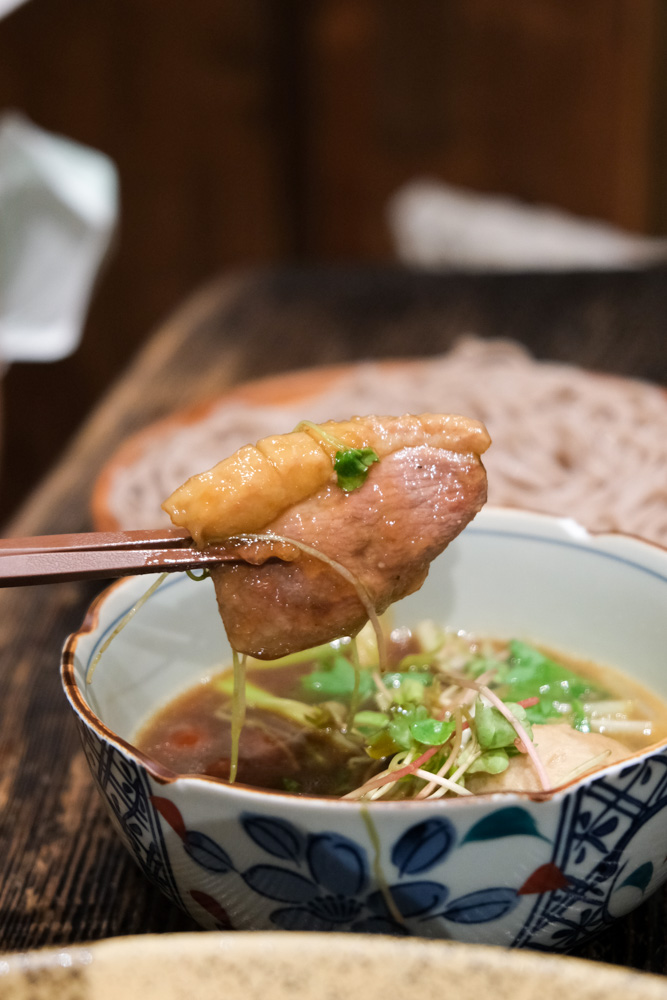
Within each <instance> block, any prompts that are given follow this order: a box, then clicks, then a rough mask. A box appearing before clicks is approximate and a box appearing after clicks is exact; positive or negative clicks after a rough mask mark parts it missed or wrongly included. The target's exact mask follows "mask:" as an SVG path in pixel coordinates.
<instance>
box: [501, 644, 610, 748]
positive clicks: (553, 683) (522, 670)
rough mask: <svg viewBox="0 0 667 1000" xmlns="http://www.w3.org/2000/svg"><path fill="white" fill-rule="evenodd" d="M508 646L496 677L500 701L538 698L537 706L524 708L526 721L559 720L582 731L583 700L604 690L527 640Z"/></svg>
mask: <svg viewBox="0 0 667 1000" xmlns="http://www.w3.org/2000/svg"><path fill="white" fill-rule="evenodd" d="M509 648H510V659H509V663H508V664H507V667H506V669H505V671H504V672H503V674H502V675H501V676H500V677H499V678H498V680H499V682H500V690H499V691H498V693H499V694H500V695H501V697H502V699H503V701H524V699H526V698H535V697H537V698H539V699H540V700H539V702H538V703H537V705H532V706H531V707H530V708H528V709H527V718H528V721H529V722H531V723H542V722H550V721H553V720H554V719H562V721H563V722H569V723H570V724H571V725H572V726H574V727H575V728H576V729H580V730H582V731H584V732H585V731H586V728H587V725H588V723H587V720H586V717H585V714H584V712H583V708H582V700H589V699H590V698H593V699H595V698H600V697H604V696H605V692H604V690H603V689H602V688H600V687H599V686H598V685H596V684H595V683H594V682H593V681H591V680H590V679H589V678H587V677H583V676H582V675H581V674H576V673H574V671H572V670H569V669H568V668H567V667H565V666H563V665H562V664H561V663H556V662H555V660H551V659H549V657H548V656H545V655H544V653H541V652H540V651H539V650H538V649H535V648H534V647H533V646H530V645H529V644H528V643H526V642H519V641H518V640H517V639H513V640H512V642H510V647H509Z"/></svg>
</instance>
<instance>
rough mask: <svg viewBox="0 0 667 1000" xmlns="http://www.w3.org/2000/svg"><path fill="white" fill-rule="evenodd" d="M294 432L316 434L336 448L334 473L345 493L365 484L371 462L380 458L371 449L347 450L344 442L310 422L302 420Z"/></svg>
mask: <svg viewBox="0 0 667 1000" xmlns="http://www.w3.org/2000/svg"><path fill="white" fill-rule="evenodd" d="M296 430H297V431H300V430H307V431H312V432H313V433H314V434H317V436H318V437H319V438H321V439H322V441H326V443H327V444H328V445H331V447H333V448H336V449H337V451H336V454H335V457H334V463H333V465H334V472H335V473H336V476H337V479H338V485H339V486H340V488H341V489H342V490H345V492H346V493H351V492H352V490H358V489H359V487H360V486H363V485H364V483H365V482H366V476H367V475H368V470H369V468H370V467H371V465H372V464H373V462H379V461H380V456H379V455H378V453H377V452H376V451H374V450H373V449H372V448H348V447H347V445H346V443H345V441H341V439H340V438H338V437H334V435H333V434H329V432H328V431H325V430H324V428H323V427H320V425H319V424H314V423H313V422H312V420H302V421H301V422H300V423H299V424H297V426H296Z"/></svg>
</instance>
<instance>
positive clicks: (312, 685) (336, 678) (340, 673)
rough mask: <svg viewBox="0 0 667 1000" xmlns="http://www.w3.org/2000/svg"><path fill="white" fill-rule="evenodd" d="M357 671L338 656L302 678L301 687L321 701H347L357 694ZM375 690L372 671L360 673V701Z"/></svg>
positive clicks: (342, 657) (361, 671) (347, 661)
mask: <svg viewBox="0 0 667 1000" xmlns="http://www.w3.org/2000/svg"><path fill="white" fill-rule="evenodd" d="M355 678H356V674H355V669H354V666H353V665H352V664H351V663H350V661H349V660H347V659H345V657H344V656H336V657H334V658H333V660H332V661H331V662H330V663H328V664H327V663H325V664H322V665H321V666H320V667H319V668H318V669H317V670H312V671H311V672H310V673H309V674H306V676H305V677H302V678H301V686H302V687H303V688H304V690H305V691H307V692H308V693H309V694H310V695H311V696H313V697H315V698H317V699H318V700H321V701H345V699H347V698H351V697H352V695H353V694H354V692H355ZM374 690H375V684H374V683H373V678H372V676H371V672H370V670H360V671H359V690H358V697H359V701H363V700H364V699H365V698H367V697H368V696H369V695H370V694H371V693H372V692H373V691H374Z"/></svg>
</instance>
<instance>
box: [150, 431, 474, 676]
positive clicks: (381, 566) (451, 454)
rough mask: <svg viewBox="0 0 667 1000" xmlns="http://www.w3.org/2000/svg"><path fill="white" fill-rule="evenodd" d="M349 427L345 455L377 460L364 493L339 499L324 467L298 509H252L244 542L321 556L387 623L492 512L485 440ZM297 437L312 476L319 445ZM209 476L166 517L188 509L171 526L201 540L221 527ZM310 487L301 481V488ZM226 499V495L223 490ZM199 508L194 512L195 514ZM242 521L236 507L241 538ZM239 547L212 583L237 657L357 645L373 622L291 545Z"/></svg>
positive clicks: (331, 576)
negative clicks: (257, 536)
mask: <svg viewBox="0 0 667 1000" xmlns="http://www.w3.org/2000/svg"><path fill="white" fill-rule="evenodd" d="M364 420H367V422H368V424H367V427H366V437H364V433H363V431H364ZM350 425H351V426H352V427H353V430H354V435H351V434H350V435H349V436H348V438H345V439H344V440H345V441H346V443H349V438H350V437H351V438H352V444H353V446H354V447H358V446H359V445H360V444H365V443H366V442H368V441H370V442H371V445H370V446H372V447H376V446H377V449H376V450H378V453H381V457H380V461H379V462H377V463H375V464H373V465H372V466H371V467H370V469H369V473H368V478H367V480H366V482H365V483H364V484H363V486H361V487H360V488H359V489H355V490H353V491H352V492H349V493H348V492H345V491H344V490H342V489H341V488H340V486H339V485H338V483H337V481H336V477H335V475H334V474H333V465H332V464H331V460H330V459H329V470H328V474H327V476H326V477H325V480H324V481H323V482H320V485H319V486H318V488H317V489H315V490H311V491H310V492H309V493H308V494H307V495H306V496H302V497H301V498H299V499H297V500H296V501H295V502H293V503H291V504H287V505H286V504H285V503H284V499H281V503H280V506H281V508H282V509H281V510H280V512H279V513H278V514H277V516H271V517H270V519H269V520H268V521H266V522H264V523H262V522H261V520H258V516H257V510H258V508H259V507H262V509H265V510H270V509H272V503H273V499H274V498H271V497H268V498H266V497H264V498H262V497H261V496H260V497H257V498H255V501H254V503H253V504H252V505H251V506H252V511H251V512H250V515H249V519H250V521H251V523H252V524H253V528H252V529H245V530H246V531H250V530H252V531H258V530H261V533H262V534H263V535H267V534H268V535H280V536H282V537H283V538H287V539H294V540H295V541H298V542H302V543H304V544H305V545H307V546H310V547H312V548H313V549H316V550H317V551H318V552H319V553H322V554H323V555H324V556H327V557H329V559H331V560H334V561H335V562H336V563H338V564H340V565H341V566H343V567H344V568H345V569H346V570H348V571H349V573H351V574H353V575H354V577H355V578H356V580H357V581H358V582H359V584H360V585H361V586H362V587H363V589H364V590H365V592H366V594H367V595H368V597H369V598H370V601H371V603H372V605H373V606H374V608H375V610H376V611H377V613H382V612H383V611H384V610H385V609H386V608H387V607H388V606H389V605H390V604H392V603H393V602H394V601H396V600H398V599H399V598H401V597H405V596H406V595H407V594H410V593H412V592H413V591H415V590H418V589H419V587H420V586H421V585H422V583H423V582H424V579H425V578H426V574H427V573H428V567H429V564H430V562H431V561H432V560H433V559H434V558H435V557H436V556H437V555H438V554H439V553H440V552H442V550H443V549H444V548H445V547H446V546H447V545H448V543H449V542H450V541H451V540H452V539H453V538H455V537H456V535H458V534H459V532H460V531H462V529H463V528H464V527H465V526H466V524H468V522H469V521H470V520H471V519H472V518H473V517H474V516H475V514H476V513H477V512H478V511H479V510H480V508H481V507H482V506H483V504H484V503H485V501H486V473H485V471H484V467H483V465H482V463H481V460H480V453H481V452H483V451H484V450H485V448H486V447H487V446H488V444H489V439H488V435H487V434H486V431H485V429H484V428H483V426H482V425H481V424H479V423H477V422H476V421H466V420H465V418H462V417H446V416H439V415H433V414H427V415H425V416H424V417H411V416H408V417H399V418H377V417H369V418H357V421H355V422H350ZM323 426H324V427H331V426H335V427H336V429H337V434H338V436H340V435H341V430H340V428H342V427H345V426H346V425H343V424H338V425H329V424H325V425H323ZM452 429H453V432H452ZM298 436H299V437H303V436H305V437H308V441H309V442H310V443H309V444H307V445H306V448H305V450H304V451H303V452H302V457H303V460H304V462H305V463H306V464H307V463H308V461H309V456H310V454H311V451H312V449H311V444H312V438H310V437H309V436H308V435H303V434H302V433H301V432H298ZM285 437H288V438H289V437H290V436H289V435H285ZM272 440H273V439H272ZM260 444H261V442H260ZM297 444H298V442H297ZM290 447H291V444H290ZM282 451H283V455H288V454H289V456H290V457H289V462H290V463H293V462H294V461H295V460H296V458H295V454H298V451H297V453H294V452H293V450H292V451H290V450H289V448H283V449H282ZM240 454H241V453H240V452H239V453H237V456H238V455H240ZM318 462H319V458H318ZM221 465H222V463H221ZM218 468H219V467H218V466H216V469H218ZM211 471H212V472H214V471H215V470H211ZM225 471H226V472H227V471H228V467H227V468H226V470H225ZM208 475H209V479H208V480H205V481H204V482H203V483H202V484H200V483H196V484H195V485H194V487H193V486H192V480H191V481H189V484H185V485H186V487H188V490H189V492H188V495H187V497H186V500H187V504H186V503H185V501H184V499H183V496H182V495H181V496H180V497H177V494H178V492H179V491H177V493H176V494H174V497H177V499H176V500H174V497H172V498H170V500H169V501H168V503H167V504H166V505H165V507H166V508H167V509H168V510H170V512H172V517H174V514H173V511H172V510H171V509H170V505H171V507H173V508H176V509H178V511H180V512H182V511H183V510H185V509H186V506H187V508H188V517H187V518H185V519H184V518H181V519H180V520H177V518H176V517H174V520H176V521H177V523H179V524H185V526H186V527H188V529H189V530H191V532H192V534H193V536H194V537H199V538H205V539H211V538H214V537H215V538H219V537H220V534H221V527H220V526H221V524H222V521H221V519H220V517H219V516H218V512H217V511H216V510H215V504H214V503H213V502H212V500H211V497H212V496H214V493H215V491H214V492H213V493H212V492H211V490H212V483H211V479H210V474H208ZM195 478H199V477H195ZM305 478H307V477H304V476H303V475H301V476H300V477H299V484H300V486H299V488H301V484H302V483H303V482H304V480H305ZM283 479H284V477H283ZM318 479H321V477H320V476H319V473H318ZM258 484H259V480H258V481H257V485H258ZM183 489H184V487H181V491H182V490H183ZM202 491H203V492H202ZM220 492H221V495H224V490H223V491H220ZM237 495H238V490H237ZM196 496H199V497H200V503H199V504H197V503H196V502H194V499H193V498H196ZM273 509H275V505H274V507H273ZM238 511H239V508H238V506H235V508H234V524H235V526H236V527H238V524H239V518H238ZM236 544H238V546H239V547H238V555H239V561H237V562H232V563H225V564H222V565H221V566H220V567H218V568H216V569H215V570H214V571H213V572H212V576H213V579H214V583H215V589H216V595H217V599H218V605H219V608H220V614H221V616H222V619H223V622H224V625H225V629H226V630H227V634H228V636H229V640H230V642H231V644H232V646H233V647H234V648H235V649H236V650H238V651H239V652H241V653H249V654H251V655H252V656H255V657H258V658H260V659H274V658H276V657H279V656H284V655H286V654H288V653H290V652H294V651H296V650H299V649H305V648H307V647H309V646H312V645H316V644H318V643H322V642H328V641H330V640H331V639H334V638H336V637H338V636H342V635H354V634H356V633H357V632H358V631H359V629H360V628H361V627H362V626H363V625H364V624H365V622H366V621H367V619H368V614H367V611H366V609H365V607H364V604H363V602H362V601H361V600H360V597H359V594H358V592H357V590H356V589H355V587H354V586H353V584H352V583H351V582H350V581H349V580H348V579H346V578H345V577H344V576H343V575H341V574H340V573H339V572H338V571H337V570H336V568H335V567H333V566H331V565H329V564H328V563H326V562H324V561H322V560H321V559H319V558H317V557H315V556H313V555H310V554H307V553H304V552H302V551H300V550H299V549H298V548H296V547H295V546H292V545H289V544H287V543H282V542H278V541H277V542H267V541H257V542H255V541H250V540H249V541H248V542H245V543H236Z"/></svg>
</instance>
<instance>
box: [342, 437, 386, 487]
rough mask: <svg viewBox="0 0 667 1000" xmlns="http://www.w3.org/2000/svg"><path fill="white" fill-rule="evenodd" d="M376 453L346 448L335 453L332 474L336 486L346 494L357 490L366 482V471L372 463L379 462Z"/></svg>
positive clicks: (371, 450)
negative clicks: (335, 480) (336, 482)
mask: <svg viewBox="0 0 667 1000" xmlns="http://www.w3.org/2000/svg"><path fill="white" fill-rule="evenodd" d="M379 461H380V458H379V456H378V454H377V452H375V451H373V449H372V448H347V449H346V450H345V451H337V452H336V456H335V458H334V472H335V473H336V476H337V479H338V485H339V486H340V488H341V489H342V490H345V492H346V493H351V492H352V490H357V489H359V487H360V486H363V484H364V483H365V482H366V477H367V476H368V470H369V469H370V467H371V465H372V464H373V462H379Z"/></svg>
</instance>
